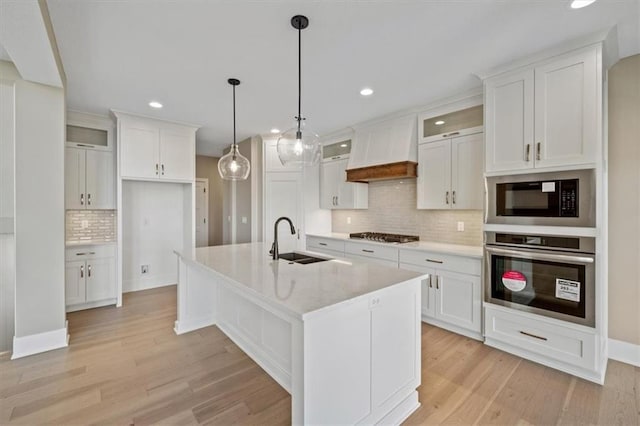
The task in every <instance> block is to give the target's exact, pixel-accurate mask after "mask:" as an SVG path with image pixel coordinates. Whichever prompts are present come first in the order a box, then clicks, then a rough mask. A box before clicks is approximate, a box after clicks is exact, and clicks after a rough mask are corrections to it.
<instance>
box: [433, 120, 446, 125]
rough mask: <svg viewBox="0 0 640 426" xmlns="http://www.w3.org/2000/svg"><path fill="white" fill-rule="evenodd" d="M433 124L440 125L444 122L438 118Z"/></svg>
mask: <svg viewBox="0 0 640 426" xmlns="http://www.w3.org/2000/svg"><path fill="white" fill-rule="evenodd" d="M433 124H435V125H436V126H442V125H443V124H444V121H443V120H438V121H436V122H435V123H433Z"/></svg>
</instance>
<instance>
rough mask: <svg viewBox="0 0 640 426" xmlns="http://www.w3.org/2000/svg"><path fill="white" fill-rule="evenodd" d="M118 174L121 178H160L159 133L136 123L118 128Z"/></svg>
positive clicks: (132, 122) (123, 122) (127, 123)
mask: <svg viewBox="0 0 640 426" xmlns="http://www.w3.org/2000/svg"><path fill="white" fill-rule="evenodd" d="M120 132H121V135H120V153H119V154H118V155H120V174H121V175H122V177H132V178H157V177H159V176H160V132H159V130H158V129H157V128H154V127H151V126H145V125H144V124H141V123H137V122H136V121H131V122H130V121H128V120H127V121H122V124H121V126H120Z"/></svg>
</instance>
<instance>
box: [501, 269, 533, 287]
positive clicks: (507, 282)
mask: <svg viewBox="0 0 640 426" xmlns="http://www.w3.org/2000/svg"><path fill="white" fill-rule="evenodd" d="M502 284H504V286H505V287H506V288H508V289H509V290H511V291H522V290H524V288H525V287H526V286H527V277H525V276H524V274H523V273H522V272H518V271H507V272H505V273H504V274H502Z"/></svg>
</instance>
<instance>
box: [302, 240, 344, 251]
mask: <svg viewBox="0 0 640 426" xmlns="http://www.w3.org/2000/svg"><path fill="white" fill-rule="evenodd" d="M307 247H308V249H309V250H311V249H313V248H316V249H323V250H333V251H338V252H340V253H344V241H339V240H332V239H330V238H320V237H307Z"/></svg>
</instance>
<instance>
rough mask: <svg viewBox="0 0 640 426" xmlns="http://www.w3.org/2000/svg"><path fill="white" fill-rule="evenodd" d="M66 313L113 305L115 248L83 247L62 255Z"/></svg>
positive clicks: (107, 246) (114, 296)
mask: <svg viewBox="0 0 640 426" xmlns="http://www.w3.org/2000/svg"><path fill="white" fill-rule="evenodd" d="M66 258H67V260H66V267H65V304H66V307H67V312H71V311H78V310H81V309H88V308H93V307H97V306H104V305H111V304H114V303H115V302H116V255H115V246H114V245H106V246H83V247H76V248H69V249H67V252H66Z"/></svg>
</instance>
